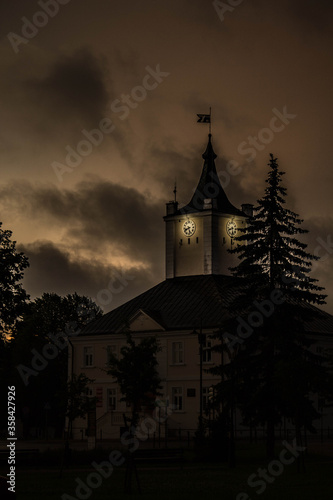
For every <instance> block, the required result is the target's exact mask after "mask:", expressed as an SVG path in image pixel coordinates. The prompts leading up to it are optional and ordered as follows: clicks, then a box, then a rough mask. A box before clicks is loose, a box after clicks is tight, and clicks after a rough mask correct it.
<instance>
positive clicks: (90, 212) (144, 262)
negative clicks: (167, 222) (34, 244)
mask: <svg viewBox="0 0 333 500" xmlns="http://www.w3.org/2000/svg"><path fill="white" fill-rule="evenodd" d="M0 197H1V200H2V203H1V204H2V205H3V207H4V209H5V210H6V211H7V213H8V212H11V211H12V210H14V211H15V213H16V214H17V215H18V214H20V215H19V216H20V217H21V218H23V219H25V220H27V221H28V222H29V221H34V220H35V219H36V218H38V220H39V224H41V226H44V227H45V226H46V227H48V226H50V225H51V226H52V227H53V229H54V230H55V231H56V232H57V233H58V238H57V239H58V241H59V242H62V244H63V245H65V246H67V247H68V248H69V249H70V251H71V253H73V252H74V251H75V252H79V253H80V254H82V255H88V254H89V255H91V254H94V255H96V256H99V259H104V260H105V261H106V262H112V261H118V262H119V261H122V262H123V264H124V265H126V266H127V267H128V266H129V265H130V264H129V262H130V261H132V262H134V263H136V265H138V266H139V265H141V267H143V268H146V269H150V270H154V271H156V269H157V268H159V267H160V266H161V265H162V259H163V246H164V244H163V229H164V228H163V221H162V214H163V208H162V206H163V205H162V203H160V202H158V200H156V199H155V198H153V197H152V196H151V195H149V193H144V194H143V193H140V192H139V191H137V190H135V189H133V188H127V187H125V186H121V185H119V184H116V183H112V182H108V181H104V180H101V179H99V178H95V179H94V180H93V179H89V180H86V181H83V182H81V183H79V184H77V186H75V188H73V189H72V190H70V189H67V190H66V189H64V190H60V189H58V188H57V187H55V186H42V185H36V184H35V185H33V184H31V183H29V182H28V181H26V182H15V183H12V184H9V185H8V184H7V185H5V186H2V188H1V189H0Z"/></svg>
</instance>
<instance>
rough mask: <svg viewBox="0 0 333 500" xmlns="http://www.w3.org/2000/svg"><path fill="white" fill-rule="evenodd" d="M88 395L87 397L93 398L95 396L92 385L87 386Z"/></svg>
mask: <svg viewBox="0 0 333 500" xmlns="http://www.w3.org/2000/svg"><path fill="white" fill-rule="evenodd" d="M86 396H87V398H92V397H93V390H92V388H91V387H87V388H86Z"/></svg>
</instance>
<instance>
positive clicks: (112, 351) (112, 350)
mask: <svg viewBox="0 0 333 500" xmlns="http://www.w3.org/2000/svg"><path fill="white" fill-rule="evenodd" d="M117 354H118V346H117V345H108V346H107V348H106V363H107V364H109V363H110V358H111V355H113V356H117Z"/></svg>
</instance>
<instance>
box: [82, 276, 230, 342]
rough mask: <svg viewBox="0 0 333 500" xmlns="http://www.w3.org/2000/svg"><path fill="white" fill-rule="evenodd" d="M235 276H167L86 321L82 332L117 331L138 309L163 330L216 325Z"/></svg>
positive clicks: (224, 307) (85, 333)
mask: <svg viewBox="0 0 333 500" xmlns="http://www.w3.org/2000/svg"><path fill="white" fill-rule="evenodd" d="M234 284H235V278H233V277H232V276H222V275H220V276H218V275H203V276H184V277H178V278H172V279H167V280H165V281H162V283H159V284H158V285H156V286H154V287H153V288H150V289H149V290H147V291H146V292H144V293H142V294H141V295H138V296H137V297H135V298H134V299H132V300H130V301H128V302H126V303H125V304H123V305H122V306H120V307H117V308H116V309H114V310H113V311H111V312H109V313H107V314H105V315H104V316H102V317H101V318H99V319H97V320H96V321H93V322H92V323H90V324H88V325H87V326H86V327H85V328H84V330H83V331H82V333H81V335H90V334H104V333H112V332H116V331H118V330H119V329H121V328H123V327H124V326H126V324H127V323H128V320H129V319H130V318H131V317H132V316H133V315H134V314H135V313H136V312H137V311H139V310H140V309H141V310H142V311H144V312H145V313H146V314H148V315H149V316H151V317H152V318H153V319H155V320H156V321H157V322H158V323H159V324H160V325H161V326H162V327H163V328H164V329H165V330H178V329H180V330H181V329H184V330H185V329H190V328H198V327H200V320H201V319H202V322H203V324H204V325H205V327H217V326H219V325H220V324H221V322H222V320H223V319H225V317H226V314H227V309H228V305H229V304H230V302H231V300H232V299H233V298H234V297H235V287H234V286H233V285H234Z"/></svg>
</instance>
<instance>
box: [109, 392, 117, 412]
mask: <svg viewBox="0 0 333 500" xmlns="http://www.w3.org/2000/svg"><path fill="white" fill-rule="evenodd" d="M116 409H117V389H108V410H109V411H113V410H116Z"/></svg>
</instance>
